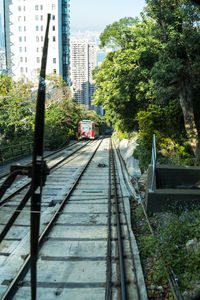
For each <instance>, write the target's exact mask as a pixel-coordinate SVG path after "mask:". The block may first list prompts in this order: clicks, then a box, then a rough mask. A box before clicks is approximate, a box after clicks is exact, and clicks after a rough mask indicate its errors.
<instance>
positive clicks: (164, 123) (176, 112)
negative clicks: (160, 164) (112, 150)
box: [94, 0, 200, 156]
mask: <svg viewBox="0 0 200 300" xmlns="http://www.w3.org/2000/svg"><path fill="white" fill-rule="evenodd" d="M146 3H147V5H146V7H145V10H144V12H143V14H142V16H141V17H142V18H141V19H140V20H139V19H137V18H136V19H133V18H124V19H121V20H120V21H119V22H114V23H113V24H111V25H108V26H107V27H106V29H105V30H104V32H103V33H102V34H101V36H100V38H101V47H104V46H109V47H113V51H112V52H111V53H109V54H108V55H107V56H106V58H105V59H104V61H103V63H102V64H101V66H100V67H97V68H96V69H95V71H94V78H95V81H96V85H97V87H98V89H97V91H96V92H95V103H96V104H97V105H103V106H104V108H105V110H106V117H107V119H108V120H110V121H112V123H113V125H114V127H115V129H117V130H119V129H120V130H121V131H125V132H129V131H133V130H138V129H139V132H140V138H141V141H142V142H143V144H144V145H145V147H146V148H147V149H148V148H150V147H151V142H152V134H153V133H156V134H157V136H158V147H159V143H160V144H162V146H163V143H164V140H165V139H170V142H169V140H168V142H167V144H169V143H172V144H177V143H178V144H180V145H181V146H182V145H183V143H185V142H186V141H188V142H189V144H190V146H191V149H192V152H193V154H194V155H195V156H198V155H199V154H200V146H199V129H200V127H199V122H198V120H199V96H200V95H199V90H200V86H199V85H200V82H199V81H198V80H197V78H199V76H200V68H199V62H200V30H199V18H200V13H199V9H198V8H197V7H196V6H195V5H194V4H192V2H191V1H188V0H172V1H171V0H146ZM164 144H165V143H164ZM183 152H184V151H183Z"/></svg>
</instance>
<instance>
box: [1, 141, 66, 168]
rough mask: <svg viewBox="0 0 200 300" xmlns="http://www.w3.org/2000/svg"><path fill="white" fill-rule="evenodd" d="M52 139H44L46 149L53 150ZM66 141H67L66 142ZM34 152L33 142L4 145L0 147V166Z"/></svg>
mask: <svg viewBox="0 0 200 300" xmlns="http://www.w3.org/2000/svg"><path fill="white" fill-rule="evenodd" d="M50 142H52V141H49V140H45V141H44V149H45V150H51V149H50V147H49V144H50ZM65 143H66V142H65ZM32 152H33V142H28V143H19V144H16V145H14V144H13V145H9V146H2V147H0V166H1V165H3V164H5V163H7V162H9V161H12V160H14V159H17V158H20V157H23V156H26V155H31V154H32Z"/></svg>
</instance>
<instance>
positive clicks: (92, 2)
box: [0, 0, 145, 32]
mask: <svg viewBox="0 0 200 300" xmlns="http://www.w3.org/2000/svg"><path fill="white" fill-rule="evenodd" d="M70 6H71V12H70V21H71V31H72V32H73V31H79V30H80V31H85V30H100V31H103V30H104V28H105V27H106V25H109V24H112V23H113V22H114V21H118V20H119V19H121V18H123V17H136V16H139V15H140V12H141V11H142V10H143V7H144V6H145V0H70ZM2 11H3V0H0V13H1V12H2Z"/></svg>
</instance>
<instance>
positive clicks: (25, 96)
mask: <svg viewBox="0 0 200 300" xmlns="http://www.w3.org/2000/svg"><path fill="white" fill-rule="evenodd" d="M0 79H1V85H0V145H1V147H2V146H5V145H7V144H8V145H11V144H19V143H20V142H22V143H23V142H32V141H33V131H34V122H35V107H36V99H37V86H35V85H34V84H33V83H31V82H25V81H23V80H21V81H19V82H14V81H13V80H12V78H11V77H9V76H7V75H1V78H0ZM46 83H47V84H46V112H45V140H46V141H47V144H48V146H50V147H51V148H56V147H58V146H60V145H61V144H62V143H64V142H66V140H67V139H68V138H70V137H72V138H76V135H77V124H78V121H79V120H81V119H92V120H94V121H96V122H100V121H101V120H100V118H99V117H98V115H97V114H96V113H95V112H94V111H87V110H86V109H85V107H80V106H79V105H78V104H77V102H75V101H74V99H73V98H72V96H71V92H70V89H69V87H68V86H67V84H66V83H65V82H64V81H63V79H62V78H61V77H60V76H55V75H53V76H47V81H46Z"/></svg>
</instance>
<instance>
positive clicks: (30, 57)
mask: <svg viewBox="0 0 200 300" xmlns="http://www.w3.org/2000/svg"><path fill="white" fill-rule="evenodd" d="M69 1H70V0H48V1H47V0H4V21H5V48H6V64H7V73H8V74H9V75H11V76H13V77H14V79H19V78H20V77H22V76H23V77H26V78H29V79H31V80H34V79H35V76H36V75H37V74H38V73H39V70H40V66H41V58H42V49H43V44H44V37H45V30H46V23H47V14H48V13H50V14H51V21H50V27H49V46H48V58H47V69H46V74H52V73H56V74H59V75H61V76H62V77H63V79H64V80H65V81H67V82H68V80H69V12H70V8H69Z"/></svg>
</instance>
